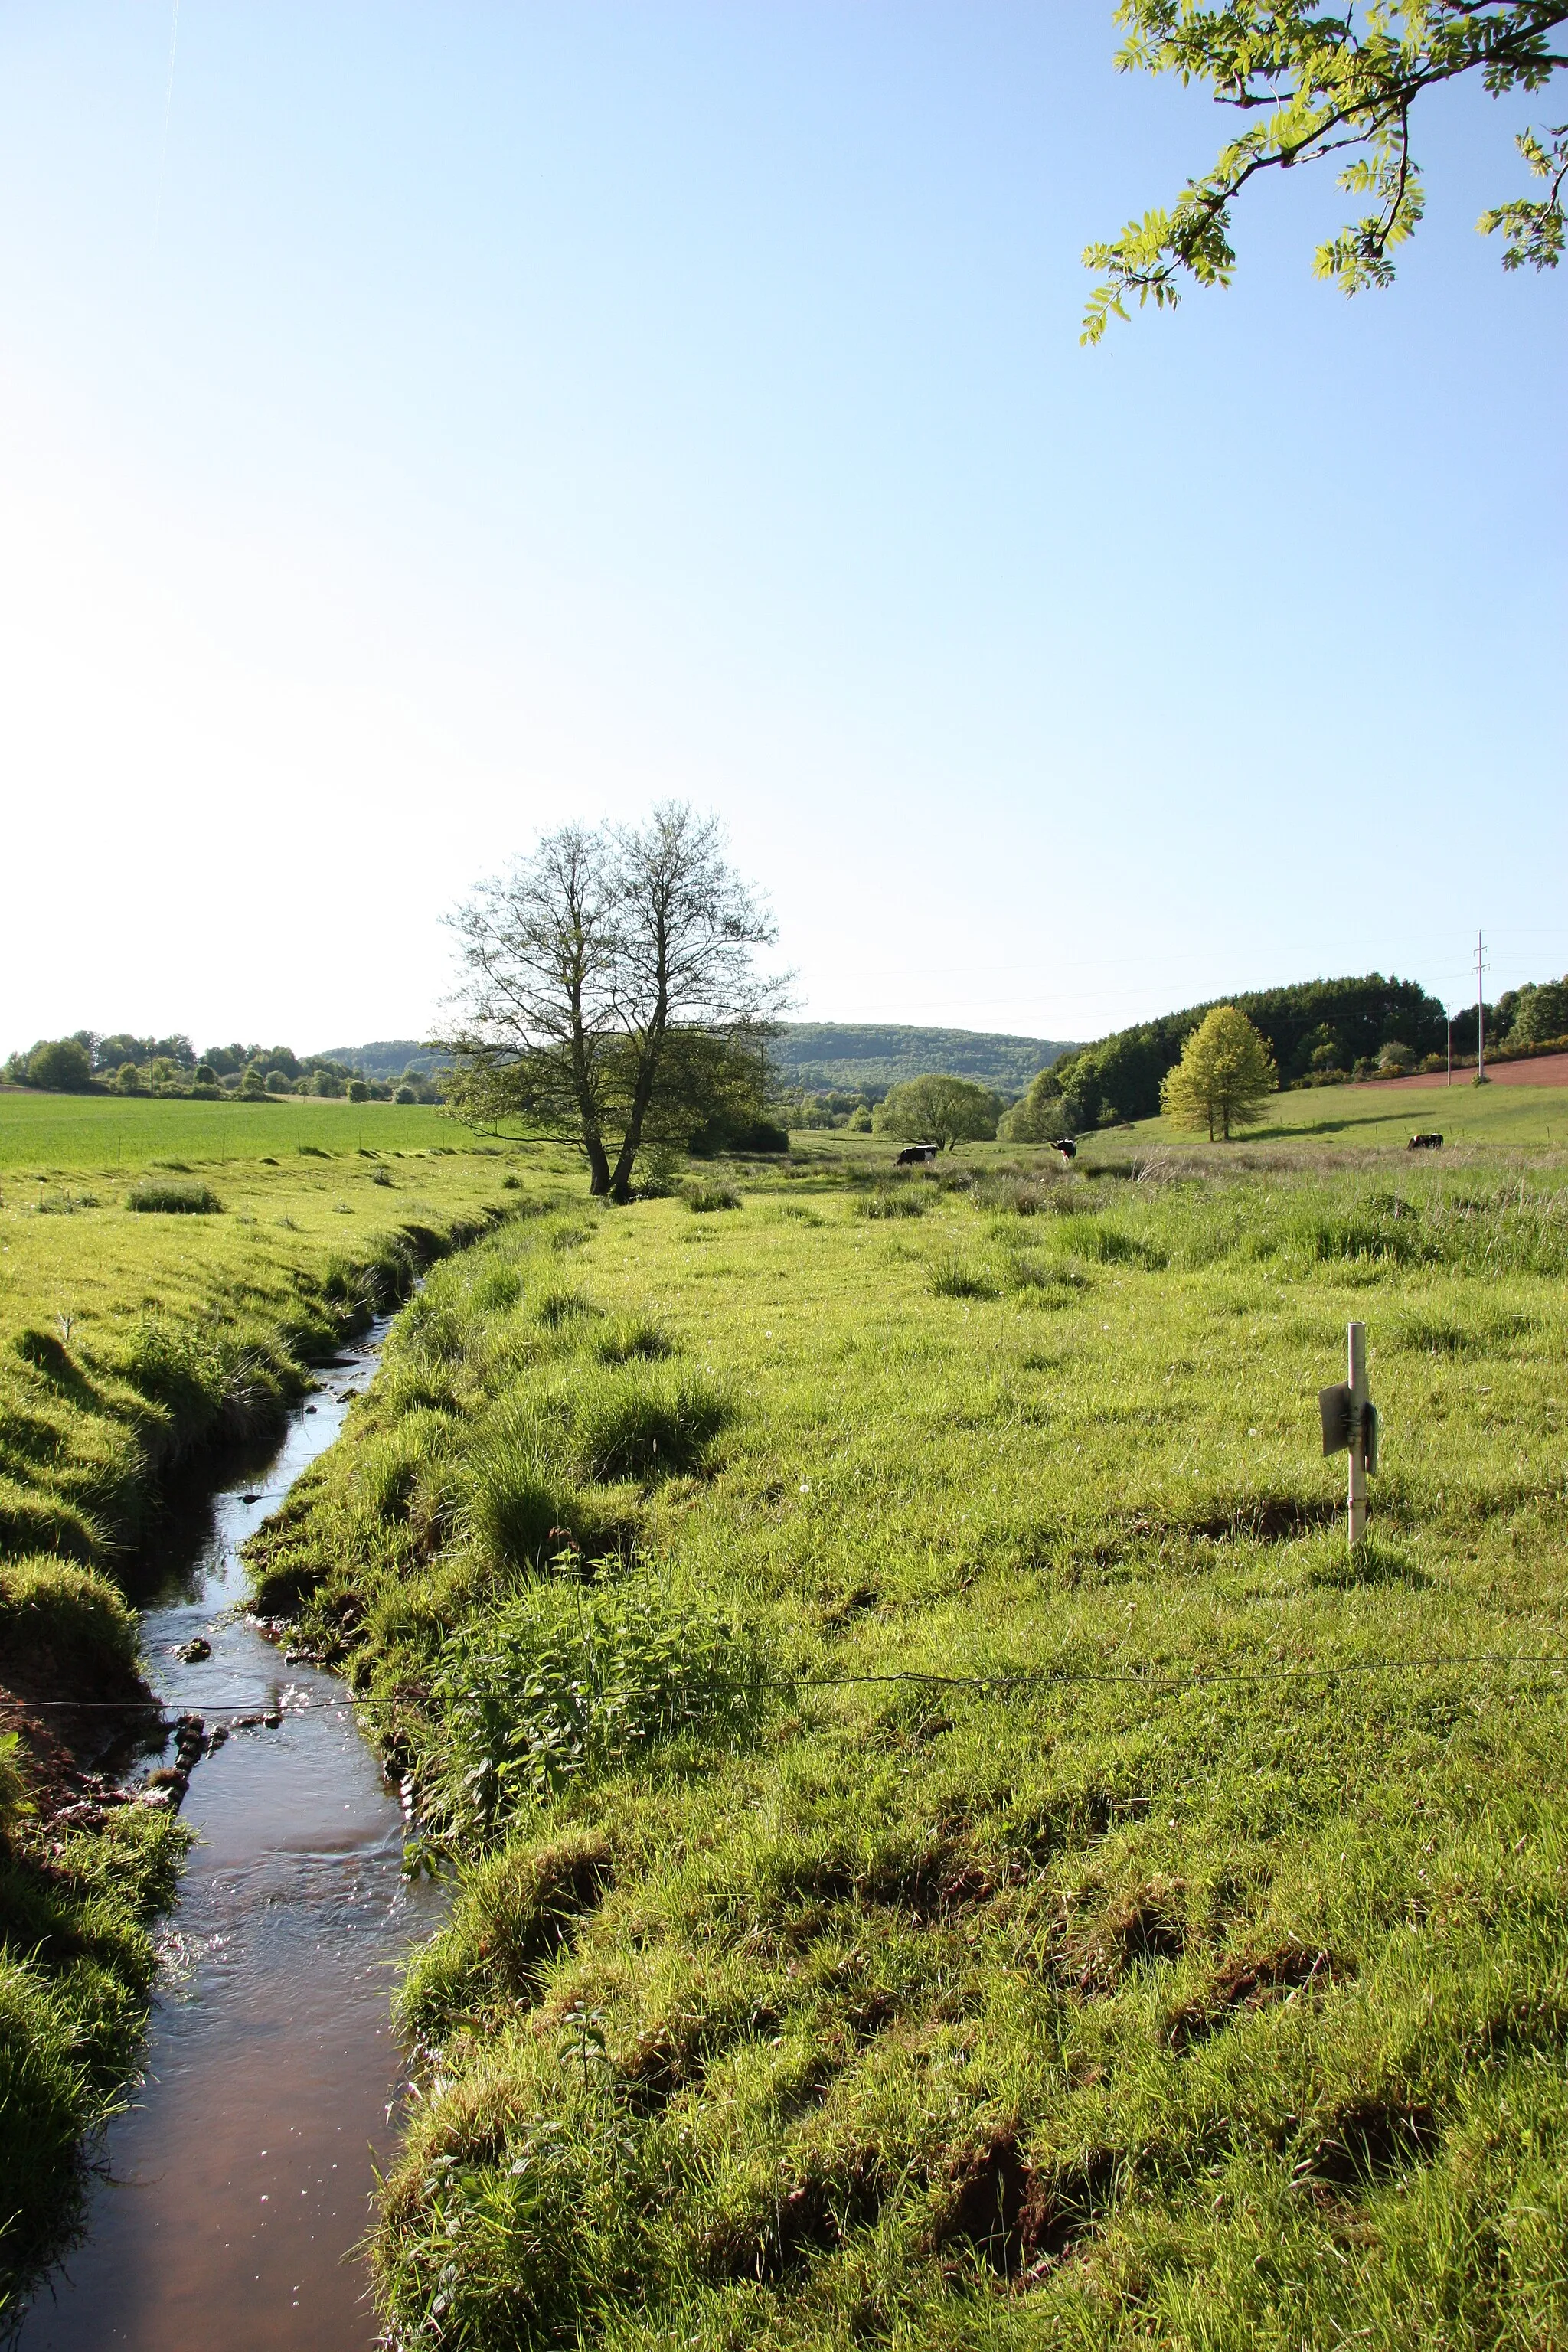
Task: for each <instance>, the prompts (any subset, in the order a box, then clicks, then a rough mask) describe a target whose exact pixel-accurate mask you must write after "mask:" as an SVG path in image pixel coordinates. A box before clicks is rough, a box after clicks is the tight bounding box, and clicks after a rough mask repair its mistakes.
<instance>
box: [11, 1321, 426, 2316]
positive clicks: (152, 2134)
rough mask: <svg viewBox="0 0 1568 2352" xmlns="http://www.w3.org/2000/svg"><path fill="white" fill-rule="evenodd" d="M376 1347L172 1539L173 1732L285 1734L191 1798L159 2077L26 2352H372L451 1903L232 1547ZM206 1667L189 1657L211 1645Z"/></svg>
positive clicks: (169, 1641)
mask: <svg viewBox="0 0 1568 2352" xmlns="http://www.w3.org/2000/svg"><path fill="white" fill-rule="evenodd" d="M384 1329H385V1327H384V1325H378V1326H376V1327H375V1328H374V1329H373V1330H372V1331H371V1332H370V1333H369V1334H368V1335H367V1336H366V1338H365V1339H363V1341H362V1342H361V1343H359V1345H358V1346H357V1347H356V1348H354V1349H352V1350H351V1349H345V1350H344V1351H343V1353H342V1357H341V1358H340V1360H338V1362H337V1363H336V1364H334V1365H333V1367H332V1368H331V1369H330V1370H327V1371H325V1372H323V1373H322V1374H321V1376H320V1377H321V1386H320V1387H319V1388H318V1390H317V1391H316V1392H315V1394H314V1395H313V1396H312V1397H311V1398H310V1400H309V1401H308V1402H307V1403H306V1404H305V1405H304V1406H303V1407H302V1408H300V1409H299V1410H297V1411H296V1412H295V1413H294V1414H293V1416H292V1418H291V1419H290V1422H289V1429H288V1433H287V1434H286V1436H285V1438H284V1440H283V1442H282V1444H281V1445H280V1446H279V1448H278V1450H277V1452H276V1453H275V1454H273V1456H272V1458H271V1459H270V1461H268V1462H267V1463H265V1464H253V1465H250V1468H251V1475H250V1476H249V1477H247V1478H245V1479H237V1480H235V1481H234V1482H233V1483H232V1484H231V1485H230V1486H227V1487H226V1489H225V1490H224V1491H222V1492H220V1493H218V1494H217V1495H216V1496H215V1495H212V1494H210V1493H208V1494H206V1495H205V1496H203V1497H202V1498H201V1501H200V1503H199V1505H197V1504H195V1503H193V1504H192V1505H191V1506H190V1507H188V1510H187V1513H186V1522H187V1523H186V1524H185V1525H184V1526H183V1527H182V1526H181V1525H180V1524H179V1521H178V1518H177V1517H176V1519H175V1521H174V1524H173V1525H172V1526H171V1528H170V1530H169V1542H168V1544H167V1546H166V1547H164V1548H163V1555H162V1559H161V1569H162V1570H163V1571H164V1572H165V1573H166V1581H165V1582H164V1584H163V1586H162V1587H161V1589H159V1590H158V1591H155V1592H154V1593H153V1594H152V1595H151V1596H150V1598H149V1600H148V1603H147V1606H146V1607H145V1609H144V1611H143V1613H142V1649H143V1654H144V1655H145V1656H146V1658H147V1660H148V1662H149V1667H150V1679H151V1680H152V1682H153V1685H154V1687H155V1688H156V1690H157V1691H158V1694H159V1696H160V1697H161V1698H162V1699H163V1701H164V1702H165V1705H166V1706H167V1707H168V1709H169V1711H170V1712H171V1713H174V1712H177V1711H185V1710H188V1711H190V1712H192V1713H195V1714H199V1715H201V1716H203V1717H205V1721H206V1725H207V1727H208V1729H209V1731H210V1730H211V1729H212V1728H213V1727H214V1726H215V1725H216V1724H220V1723H226V1722H228V1721H229V1720H230V1719H231V1718H232V1717H235V1716H245V1715H248V1716H264V1715H267V1714H276V1715H278V1716H279V1718H280V1719H279V1723H278V1724H277V1726H276V1727H268V1726H267V1725H266V1724H264V1723H263V1724H258V1725H255V1726H253V1727H247V1728H242V1729H234V1730H232V1731H231V1732H230V1734H229V1737H228V1739H227V1741H226V1744H225V1745H223V1746H222V1747H220V1748H217V1749H216V1751H215V1752H213V1753H212V1754H210V1755H208V1756H206V1757H205V1758H204V1759H203V1760H202V1761H201V1762H200V1763H199V1764H198V1765H197V1766H196V1768H195V1771H194V1772H193V1774H192V1776H191V1785H190V1790H189V1793H188V1795H187V1796H186V1798H185V1801H184V1808H183V1818H184V1821H185V1822H187V1823H188V1824H189V1825H190V1827H191V1828H192V1829H194V1830H195V1832H196V1841H197V1842H196V1843H195V1845H194V1846H193V1848H192V1850H191V1853H190V1855H189V1857H188V1859H187V1862H186V1865H185V1870H184V1877H183V1880H182V1884H181V1890H180V1899H179V1904H178V1907H177V1909H176V1910H175V1912H174V1916H173V1917H172V1919H171V1920H170V1922H169V1923H168V1927H167V1931H166V1934H165V1937H164V1948H165V1961H164V1967H163V1971H162V1973H161V1976H160V1979H159V1989H158V1996H157V2000H156V2002H155V2004H154V2008H153V2021H152V2026H151V2030H150V2032H149V2037H148V2042H147V2047H146V2052H145V2057H144V2068H145V2078H144V2080H143V2081H142V2084H141V2086H140V2088H139V2089H138V2090H137V2091H136V2093H135V2094H134V2095H133V2099H132V2105H130V2107H129V2108H128V2110H127V2112H126V2113H125V2114H123V2115H122V2116H119V2117H118V2118H117V2119H116V2120H115V2121H114V2123H113V2124H111V2126H110V2129H109V2132H108V2135H107V2138H106V2141H105V2144H104V2147H103V2150H102V2157H103V2164H102V2168H101V2173H100V2179H99V2180H98V2182H97V2184H96V2186H95V2188H94V2190H93V2194H92V2196H91V2199H90V2201H89V2210H88V2215H87V2226H86V2230H85V2232H84V2235H83V2238H82V2241H81V2243H80V2244H79V2247H78V2249H77V2250H76V2252H73V2253H72V2254H71V2255H70V2256H69V2257H68V2259H67V2260H66V2261H65V2263H62V2264H61V2266H60V2267H59V2269H58V2270H57V2271H56V2272H55V2273H54V2274H53V2275H52V2276H51V2278H50V2279H49V2280H48V2281H47V2283H46V2284H45V2285H44V2286H43V2287H42V2288H41V2289H40V2290H39V2293H38V2294H37V2297H36V2299H35V2301H34V2304H33V2306H32V2309H31V2310H30V2311H29V2313H28V2315H27V2316H26V2320H25V2321H24V2323H23V2327H22V2331H21V2336H20V2345H21V2348H22V2352H105V2347H110V2346H113V2347H129V2348H130V2352H154V2347H155V2352H214V2347H223V2352H285V2347H287V2352H296V2347H300V2352H302V2347H310V2352H359V2347H368V2346H371V2345H374V2343H375V2341H376V2328H375V2324H374V2318H373V2316H372V2315H371V2310H370V2305H369V2303H368V2301H367V2298H366V2280H365V2273H364V2268H363V2263H360V2262H359V2261H358V2260H357V2259H355V2258H354V2256H353V2248H354V2246H355V2245H356V2244H357V2242H359V2240H360V2239H361V2238H362V2236H363V2232H364V2230H365V2226H366V2222H367V2219H368V2206H367V2200H368V2198H369V2195H370V2192H371V2189H372V2187H373V2185H374V2168H375V2166H376V2165H377V2163H382V2164H384V2162H385V2160H386V2158H387V2155H388V2153H389V2151H390V2147H391V2145H392V2142H393V2139H394V2137H395V2119H396V2111H397V2105H398V2100H399V2096H400V2088H401V2081H402V2074H401V2068H400V2063H399V2057H400V2053H399V2050H398V2046H397V2042H396V2038H395V2034H394V2033H393V2031H392V2028H391V2023H390V2018H389V2011H388V2001H389V1996H390V1994H391V1990H392V1985H393V1973H394V1968H395V1963H396V1962H397V1961H398V1959H399V1958H401V1957H402V1956H403V1955H404V1953H405V1951H406V1950H407V1948H408V1946H409V1945H410V1943H411V1942H412V1941H413V1940H414V1939H415V1938H416V1937H419V1936H422V1935H426V1934H428V1933H429V1932H430V1930H431V1928H432V1927H434V1926H435V1925H436V1924H437V1920H438V1918H439V1909H440V1901H441V1898H440V1896H439V1895H438V1894H437V1892H436V1891H435V1890H434V1889H432V1888H430V1887H429V1886H428V1885H408V1884H406V1883H405V1881H404V1880H403V1878H402V1876H401V1874H400V1859H401V1850H402V1832H403V1822H402V1815H401V1812H400V1811H399V1807H398V1802H397V1799H396V1796H395V1792H394V1790H392V1788H391V1787H390V1786H389V1784H388V1782H387V1781H386V1780H385V1778H384V1775H383V1773H382V1771H381V1769H380V1767H379V1765H378V1764H377V1762H376V1759H375V1758H374V1756H373V1754H372V1753H371V1750H370V1749H369V1748H368V1747H367V1746H366V1745H365V1742H364V1740H363V1738H361V1736H360V1734H359V1732H358V1730H357V1729H356V1727H355V1725H354V1720H353V1710H352V1708H351V1706H349V1705H348V1703H347V1695H346V1693H345V1691H344V1689H343V1685H342V1684H341V1683H340V1682H338V1681H336V1680H335V1679H334V1678H333V1677H332V1676H331V1675H327V1674H323V1673H321V1672H318V1671H316V1670H315V1669H313V1668H311V1667H310V1666H299V1665H296V1666H289V1665H287V1664H285V1663H284V1659H283V1656H282V1654H281V1653H280V1652H279V1650H278V1649H277V1648H276V1647H275V1646H274V1645H273V1644H272V1643H270V1642H268V1640H267V1639H266V1638H265V1637H264V1636H263V1634H262V1633H259V1632H258V1630H257V1628H256V1627H255V1626H253V1625H249V1624H247V1622H245V1617H244V1609H243V1604H244V1598H245V1590H246V1576H245V1570H244V1569H243V1567H242V1566H241V1564H240V1561H239V1559H238V1547H239V1545H240V1544H241V1542H242V1541H243V1540H244V1538H246V1537H247V1535H249V1534H250V1533H251V1532H252V1530H253V1529H254V1528H257V1527H258V1526H259V1525H260V1523H261V1520H262V1519H263V1518H264V1517H266V1515H267V1514H268V1512H269V1511H271V1510H275V1509H276V1508H277V1506H278V1504H279V1501H280V1500H281V1498H282V1496H283V1495H284V1494H285V1493H286V1492H287V1490H288V1488H289V1485H290V1484H291V1483H292V1481H293V1480H294V1479H295V1478H296V1477H297V1476H298V1475H299V1474H300V1471H301V1470H302V1469H303V1468H304V1467H305V1465H306V1464H307V1463H309V1462H310V1461H312V1460H314V1458H315V1456H316V1455H317V1454H321V1452H323V1451H324V1449H325V1448H326V1447H327V1446H328V1445H330V1444H331V1442H332V1440H333V1438H334V1437H335V1436H336V1435H337V1433H338V1431H339V1429H340V1428H341V1427H342V1421H343V1416H344V1414H345V1412H347V1410H348V1407H347V1402H346V1400H347V1397H348V1396H349V1395H351V1394H352V1393H353V1391H355V1390H356V1389H358V1388H360V1387H362V1386H363V1383H364V1381H365V1380H366V1379H367V1377H368V1376H369V1374H370V1372H371V1371H372V1370H373V1369H374V1361H375V1358H376V1354H377V1352H378V1350H379V1347H380V1342H381V1339H382V1338H383V1337H384ZM198 1634H199V1635H201V1636H203V1637H204V1638H205V1640H207V1641H209V1642H210V1643H212V1655H211V1656H210V1657H209V1658H207V1659H205V1660H204V1661H202V1662H201V1663H199V1664H184V1663H183V1662H182V1661H180V1660H179V1659H177V1658H176V1657H174V1655H173V1652H174V1648H175V1646H176V1645H177V1644H179V1643H185V1642H188V1641H189V1640H190V1639H191V1638H192V1636H193V1635H198Z"/></svg>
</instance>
